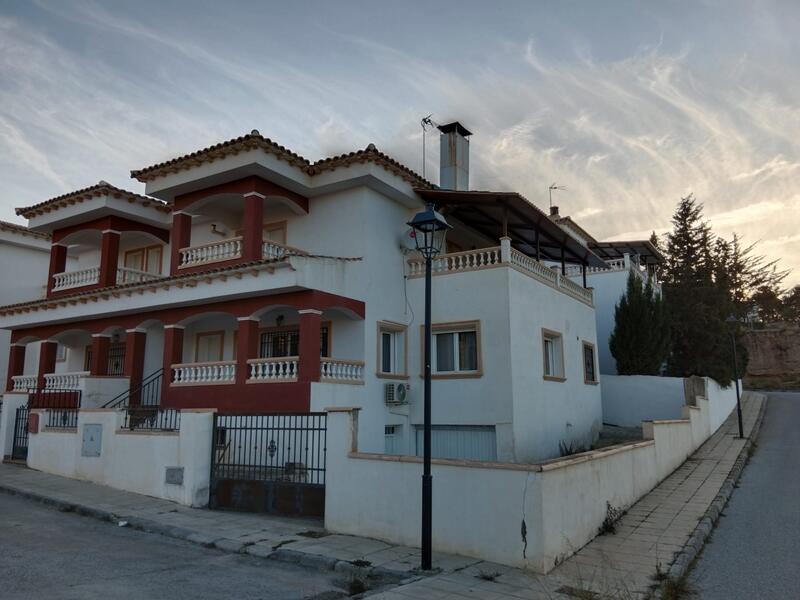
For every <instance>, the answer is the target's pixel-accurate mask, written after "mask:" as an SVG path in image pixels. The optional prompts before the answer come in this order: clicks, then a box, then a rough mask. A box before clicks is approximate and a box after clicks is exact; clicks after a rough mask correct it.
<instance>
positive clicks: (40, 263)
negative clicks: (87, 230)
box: [0, 221, 50, 373]
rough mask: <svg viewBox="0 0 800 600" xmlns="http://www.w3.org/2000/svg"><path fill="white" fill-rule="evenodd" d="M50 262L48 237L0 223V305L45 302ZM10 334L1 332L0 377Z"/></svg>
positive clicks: (3, 222) (19, 226)
mask: <svg viewBox="0 0 800 600" xmlns="http://www.w3.org/2000/svg"><path fill="white" fill-rule="evenodd" d="M49 262H50V236H49V235H47V234H46V233H39V232H36V231H31V230H30V229H28V228H27V227H24V226H22V225H17V224H16V223H7V222H5V221H0V278H2V280H3V281H4V282H5V283H4V284H3V286H2V287H0V304H14V303H17V302H23V301H26V300H33V299H36V298H44V296H45V281H44V278H43V274H44V273H46V272H47V264H48V263H49ZM10 343H11V332H10V331H8V330H5V329H0V373H6V372H7V371H8V352H9V345H10Z"/></svg>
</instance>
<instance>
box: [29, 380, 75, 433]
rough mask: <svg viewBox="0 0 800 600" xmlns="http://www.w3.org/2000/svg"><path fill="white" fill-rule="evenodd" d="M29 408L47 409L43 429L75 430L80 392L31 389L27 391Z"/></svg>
mask: <svg viewBox="0 0 800 600" xmlns="http://www.w3.org/2000/svg"><path fill="white" fill-rule="evenodd" d="M28 406H29V407H30V408H43V409H47V420H46V422H45V427H58V428H64V429H75V428H77V427H78V411H79V410H80V409H81V391H80V390H75V389H52V388H31V389H29V390H28Z"/></svg>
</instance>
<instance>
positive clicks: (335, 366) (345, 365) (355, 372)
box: [320, 358, 364, 383]
mask: <svg viewBox="0 0 800 600" xmlns="http://www.w3.org/2000/svg"><path fill="white" fill-rule="evenodd" d="M320 366H321V376H320V380H321V381H328V382H335V383H363V382H364V362H363V361H360V360H340V359H336V358H323V359H322V364H321V365H320Z"/></svg>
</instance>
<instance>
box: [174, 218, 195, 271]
mask: <svg viewBox="0 0 800 600" xmlns="http://www.w3.org/2000/svg"><path fill="white" fill-rule="evenodd" d="M169 239H170V244H171V258H170V263H169V265H170V266H169V274H170V275H176V274H177V273H178V266H179V265H180V264H181V253H180V249H181V248H186V247H187V246H189V245H191V243H192V215H189V214H187V213H184V212H174V213H172V233H171V234H170V238H169Z"/></svg>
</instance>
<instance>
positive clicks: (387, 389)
mask: <svg viewBox="0 0 800 600" xmlns="http://www.w3.org/2000/svg"><path fill="white" fill-rule="evenodd" d="M408 389H409V388H408V384H407V383H386V384H384V386H383V400H384V402H385V403H386V404H408V399H407V394H408Z"/></svg>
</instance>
